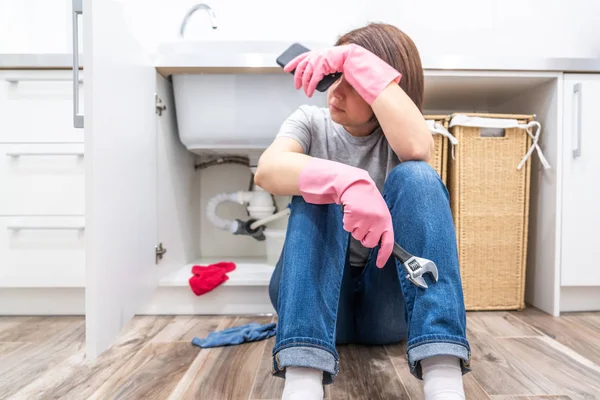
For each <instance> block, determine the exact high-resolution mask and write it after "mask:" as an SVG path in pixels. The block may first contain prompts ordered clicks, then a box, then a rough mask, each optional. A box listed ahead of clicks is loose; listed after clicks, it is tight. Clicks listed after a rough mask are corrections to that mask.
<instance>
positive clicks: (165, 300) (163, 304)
mask: <svg viewBox="0 0 600 400" xmlns="http://www.w3.org/2000/svg"><path fill="white" fill-rule="evenodd" d="M274 313H275V310H274V308H273V306H272V305H271V301H270V300H269V294H268V288H267V287H266V286H220V287H218V288H216V289H214V290H213V291H211V292H209V293H206V294H203V295H201V296H196V295H195V294H194V293H193V292H192V291H191V289H190V288H189V287H183V286H172V287H169V286H159V287H158V288H157V289H156V291H155V292H154V296H153V297H152V299H151V300H150V301H149V302H148V304H146V306H145V307H143V309H142V310H141V311H140V312H139V313H138V314H140V315H193V314H204V315H227V314H252V315H255V314H274Z"/></svg>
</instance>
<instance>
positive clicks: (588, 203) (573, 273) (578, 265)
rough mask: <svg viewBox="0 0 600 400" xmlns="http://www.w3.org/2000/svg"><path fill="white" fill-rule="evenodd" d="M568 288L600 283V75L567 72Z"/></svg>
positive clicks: (565, 198) (565, 225) (565, 262)
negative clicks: (599, 106)
mask: <svg viewBox="0 0 600 400" xmlns="http://www.w3.org/2000/svg"><path fill="white" fill-rule="evenodd" d="M563 97H564V108H563V115H564V119H563V121H564V140H563V149H564V151H563V198H562V202H563V204H562V263H561V268H562V270H561V275H562V276H561V284H562V285H563V286H593V285H600V268H599V267H598V260H599V259H600V246H599V245H598V239H597V236H596V235H598V228H599V227H600V186H598V177H600V157H599V155H600V135H599V134H598V132H599V131H600V112H598V104H600V74H565V85H564V93H563Z"/></svg>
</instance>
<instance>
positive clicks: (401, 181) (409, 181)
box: [384, 161, 448, 197]
mask: <svg viewBox="0 0 600 400" xmlns="http://www.w3.org/2000/svg"><path fill="white" fill-rule="evenodd" d="M401 191H402V192H406V193H411V194H413V195H417V196H423V195H425V194H427V193H439V192H440V191H441V192H444V194H445V195H446V197H448V193H447V190H446V186H445V185H444V183H443V182H442V180H441V178H440V176H439V174H438V173H437V171H436V170H435V169H434V168H433V167H432V166H431V165H429V163H427V162H425V161H404V162H402V163H400V164H398V165H397V166H396V167H394V168H393V169H392V170H391V171H390V173H389V174H388V176H387V179H386V181H385V185H384V193H385V194H386V195H387V196H394V195H399V194H400V192H401Z"/></svg>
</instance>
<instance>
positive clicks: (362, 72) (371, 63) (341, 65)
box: [283, 44, 402, 105]
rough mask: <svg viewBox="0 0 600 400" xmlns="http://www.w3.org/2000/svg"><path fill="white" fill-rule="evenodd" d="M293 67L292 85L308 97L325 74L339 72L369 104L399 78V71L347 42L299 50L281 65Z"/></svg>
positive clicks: (288, 67) (286, 67)
mask: <svg viewBox="0 0 600 400" xmlns="http://www.w3.org/2000/svg"><path fill="white" fill-rule="evenodd" d="M283 69H284V71H286V72H292V71H293V70H294V69H295V70H296V72H295V73H294V83H295V85H296V89H299V88H300V87H303V88H304V92H305V93H306V95H307V96H308V97H311V96H312V95H313V93H314V92H315V89H316V88H317V84H318V83H319V82H320V81H321V79H323V77H324V76H325V75H329V74H333V73H336V72H341V73H342V74H343V75H344V78H345V79H346V80H347V81H348V83H349V84H350V85H352V87H353V88H354V89H355V90H356V91H357V92H358V94H360V95H361V96H362V98H363V99H365V101H366V102H367V103H368V104H369V105H370V104H372V103H373V100H375V99H376V98H377V96H379V94H380V93H381V92H382V91H383V89H385V88H386V87H387V86H388V85H389V84H390V83H391V82H395V83H398V82H400V78H401V76H402V75H401V74H400V72H398V71H397V70H396V69H394V68H393V67H392V66H391V65H389V64H388V63H386V62H385V61H383V60H382V59H381V58H379V57H377V56H376V55H375V54H373V53H371V52H370V51H368V50H367V49H365V48H364V47H361V46H358V45H355V44H347V45H341V46H335V47H331V48H328V49H324V50H313V51H309V52H306V53H303V54H300V55H299V56H297V57H296V58H294V59H293V60H292V61H290V62H289V63H288V64H287V65H286V66H285V67H284V68H283Z"/></svg>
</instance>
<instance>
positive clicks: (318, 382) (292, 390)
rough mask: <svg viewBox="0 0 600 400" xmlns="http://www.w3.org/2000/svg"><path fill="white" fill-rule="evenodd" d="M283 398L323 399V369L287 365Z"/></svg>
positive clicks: (292, 399)
mask: <svg viewBox="0 0 600 400" xmlns="http://www.w3.org/2000/svg"><path fill="white" fill-rule="evenodd" d="M282 399H283V400H322V399H323V371H321V370H318V369H314V368H304V367H287V368H286V370H285V387H284V388H283V397H282Z"/></svg>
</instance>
